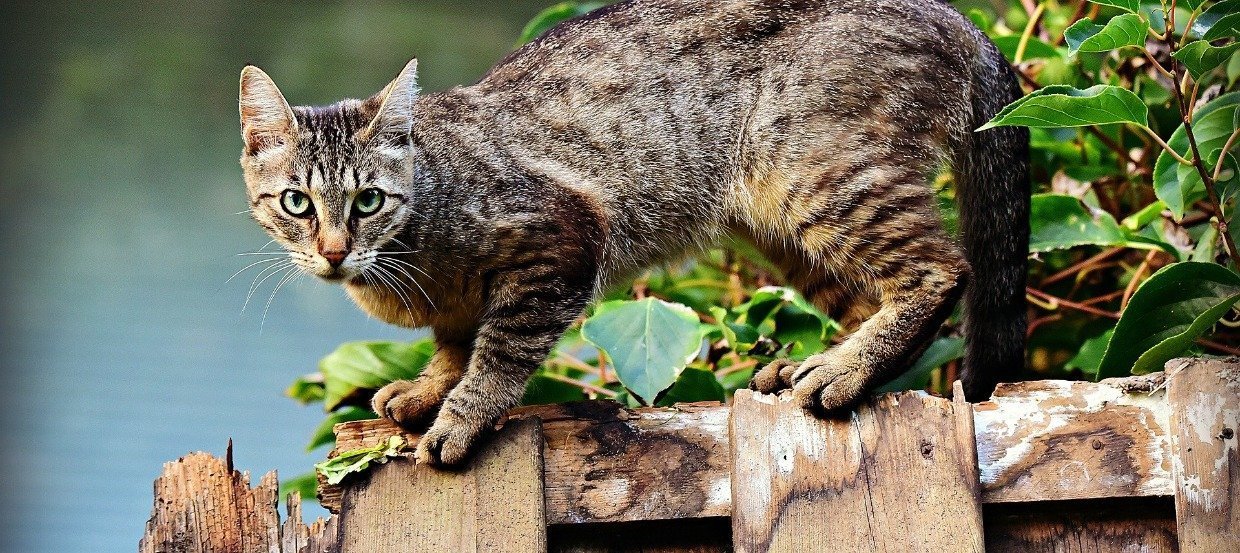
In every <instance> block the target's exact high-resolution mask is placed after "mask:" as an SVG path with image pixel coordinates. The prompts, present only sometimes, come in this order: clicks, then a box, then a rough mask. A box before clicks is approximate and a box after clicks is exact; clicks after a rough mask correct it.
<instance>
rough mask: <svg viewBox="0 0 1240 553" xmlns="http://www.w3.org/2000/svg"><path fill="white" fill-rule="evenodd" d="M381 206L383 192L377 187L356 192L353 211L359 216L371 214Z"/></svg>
mask: <svg viewBox="0 0 1240 553" xmlns="http://www.w3.org/2000/svg"><path fill="white" fill-rule="evenodd" d="M381 207H383V192H382V191H380V190H379V189H378V188H367V189H365V190H363V191H361V192H358V193H357V198H355V199H354V200H353V211H354V212H356V213H357V214H358V215H360V216H363V217H365V216H367V215H373V214H374V213H375V212H376V211H379V208H381Z"/></svg>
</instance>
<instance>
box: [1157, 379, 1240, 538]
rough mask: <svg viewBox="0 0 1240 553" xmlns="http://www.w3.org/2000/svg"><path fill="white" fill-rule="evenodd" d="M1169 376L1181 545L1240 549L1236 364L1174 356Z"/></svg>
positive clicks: (1239, 386) (1239, 403) (1239, 405)
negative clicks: (1175, 357) (1176, 358)
mask: <svg viewBox="0 0 1240 553" xmlns="http://www.w3.org/2000/svg"><path fill="white" fill-rule="evenodd" d="M1167 381H1168V385H1167V388H1168V390H1167V400H1168V403H1169V404H1170V408H1171V429H1172V434H1171V435H1172V440H1171V442H1172V450H1173V451H1174V453H1175V457H1174V459H1175V462H1174V463H1173V472H1174V473H1175V511H1176V526H1177V528H1178V529H1179V538H1180V550H1181V551H1185V552H1186V553H1197V552H1202V553H1205V552H1216V551H1240V448H1237V445H1236V441H1237V436H1236V433H1237V432H1238V431H1240V363H1236V362H1235V361H1231V362H1224V361H1218V360H1206V359H1192V360H1188V359H1179V360H1173V361H1171V362H1169V363H1168V364H1167Z"/></svg>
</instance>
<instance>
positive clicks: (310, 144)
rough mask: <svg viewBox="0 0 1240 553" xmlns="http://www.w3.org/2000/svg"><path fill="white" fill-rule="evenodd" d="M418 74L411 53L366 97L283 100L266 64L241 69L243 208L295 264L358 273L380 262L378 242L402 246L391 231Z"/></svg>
mask: <svg viewBox="0 0 1240 553" xmlns="http://www.w3.org/2000/svg"><path fill="white" fill-rule="evenodd" d="M416 80H417V79H416V61H411V62H409V65H407V66H406V67H405V69H404V71H402V72H401V74H400V75H399V76H398V77H397V78H396V80H394V81H392V83H391V84H389V85H388V86H387V87H386V88H384V89H383V91H382V92H380V93H379V94H377V95H375V96H374V97H371V98H370V99H367V100H364V101H358V100H345V101H342V102H339V103H337V104H333V105H331V106H327V107H321V108H308V107H297V108H291V107H290V106H289V104H288V102H286V101H285V99H284V96H283V95H282V94H281V93H280V91H279V89H277V88H276V85H275V83H273V82H272V81H271V78H270V77H268V76H267V74H266V73H263V72H262V70H260V69H258V68H257V67H253V66H251V67H246V68H245V70H244V71H242V73H241V98H240V100H241V101H240V105H241V134H242V137H243V138H244V139H245V150H244V152H243V154H242V157H241V166H242V168H243V170H244V173H245V183H246V190H247V194H248V197H249V200H250V214H251V215H252V216H253V218H254V220H255V221H257V222H258V224H259V225H261V226H262V227H263V228H264V229H266V230H267V233H268V234H270V235H271V237H272V238H274V239H275V241H276V242H278V243H279V244H280V245H281V246H283V247H284V248H285V249H286V250H288V252H289V257H290V259H291V261H292V262H293V263H295V264H296V265H297V266H298V267H300V268H301V269H302V270H303V271H305V272H307V273H310V274H313V275H316V276H319V277H321V278H324V279H326V280H329V281H348V280H353V279H362V278H364V277H365V276H366V275H367V271H368V270H369V269H371V268H372V267H376V266H382V265H384V264H385V262H384V260H383V259H384V255H385V252H384V251H383V250H381V248H384V247H385V246H388V248H387V250H389V251H390V250H393V249H396V250H407V249H408V248H407V247H405V246H402V245H400V244H399V239H397V238H396V235H397V233H398V232H399V231H400V230H401V229H402V227H403V226H404V224H405V222H406V220H407V219H408V218H409V216H410V214H411V211H412V206H411V205H410V204H409V202H410V200H411V191H410V188H411V183H412V179H413V160H412V151H411V147H410V137H409V133H410V127H411V125H412V109H413V99H414V96H415V95H416V93H417V84H416ZM392 246H396V247H395V248H393V247H392ZM387 255H391V254H390V253H388V254H387ZM391 263H395V262H391ZM388 264H390V263H388Z"/></svg>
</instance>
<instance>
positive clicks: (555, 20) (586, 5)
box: [517, 2, 607, 44]
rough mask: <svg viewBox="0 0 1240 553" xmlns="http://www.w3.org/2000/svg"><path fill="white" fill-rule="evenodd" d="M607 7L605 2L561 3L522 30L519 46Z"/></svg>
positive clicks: (536, 16) (539, 15) (540, 14)
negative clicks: (552, 29) (553, 28)
mask: <svg viewBox="0 0 1240 553" xmlns="http://www.w3.org/2000/svg"><path fill="white" fill-rule="evenodd" d="M606 5H607V4H605V3H603V2H560V3H559V4H556V5H554V6H551V7H550V8H547V9H545V10H543V11H541V12H538V15H535V16H534V18H533V19H531V20H530V22H529V23H526V24H525V28H524V29H522V30H521V38H519V39H517V44H525V43H527V42H529V41H531V40H534V39H536V38H538V37H539V36H540V35H542V34H543V33H545V32H547V30H548V29H550V28H552V27H554V26H556V25H558V24H560V23H561V22H563V21H566V20H569V19H572V18H574V17H578V16H581V15H585V14H587V13H590V12H592V11H594V10H596V9H598V8H601V7H603V6H606Z"/></svg>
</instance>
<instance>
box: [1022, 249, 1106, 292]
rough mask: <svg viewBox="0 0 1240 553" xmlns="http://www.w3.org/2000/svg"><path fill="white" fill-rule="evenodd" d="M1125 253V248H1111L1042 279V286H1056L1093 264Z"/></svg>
mask: <svg viewBox="0 0 1240 553" xmlns="http://www.w3.org/2000/svg"><path fill="white" fill-rule="evenodd" d="M1123 251H1124V248H1110V249H1107V250H1105V251H1103V252H1102V253H1100V254H1098V255H1095V256H1093V257H1091V258H1089V259H1086V260H1084V261H1082V262H1080V263H1077V264H1075V265H1073V266H1071V267H1068V268H1067V269H1064V270H1062V271H1059V272H1058V273H1055V274H1053V275H1051V276H1049V277H1046V278H1045V279H1042V286H1047V285H1050V284H1054V283H1056V282H1059V281H1061V280H1063V279H1065V278H1068V277H1070V276H1073V275H1075V274H1077V273H1078V272H1080V271H1081V270H1082V269H1085V268H1087V267H1089V266H1090V265H1093V264H1095V263H1101V262H1103V261H1106V260H1108V259H1110V258H1112V257H1114V256H1115V254H1118V253H1121V252H1123Z"/></svg>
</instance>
